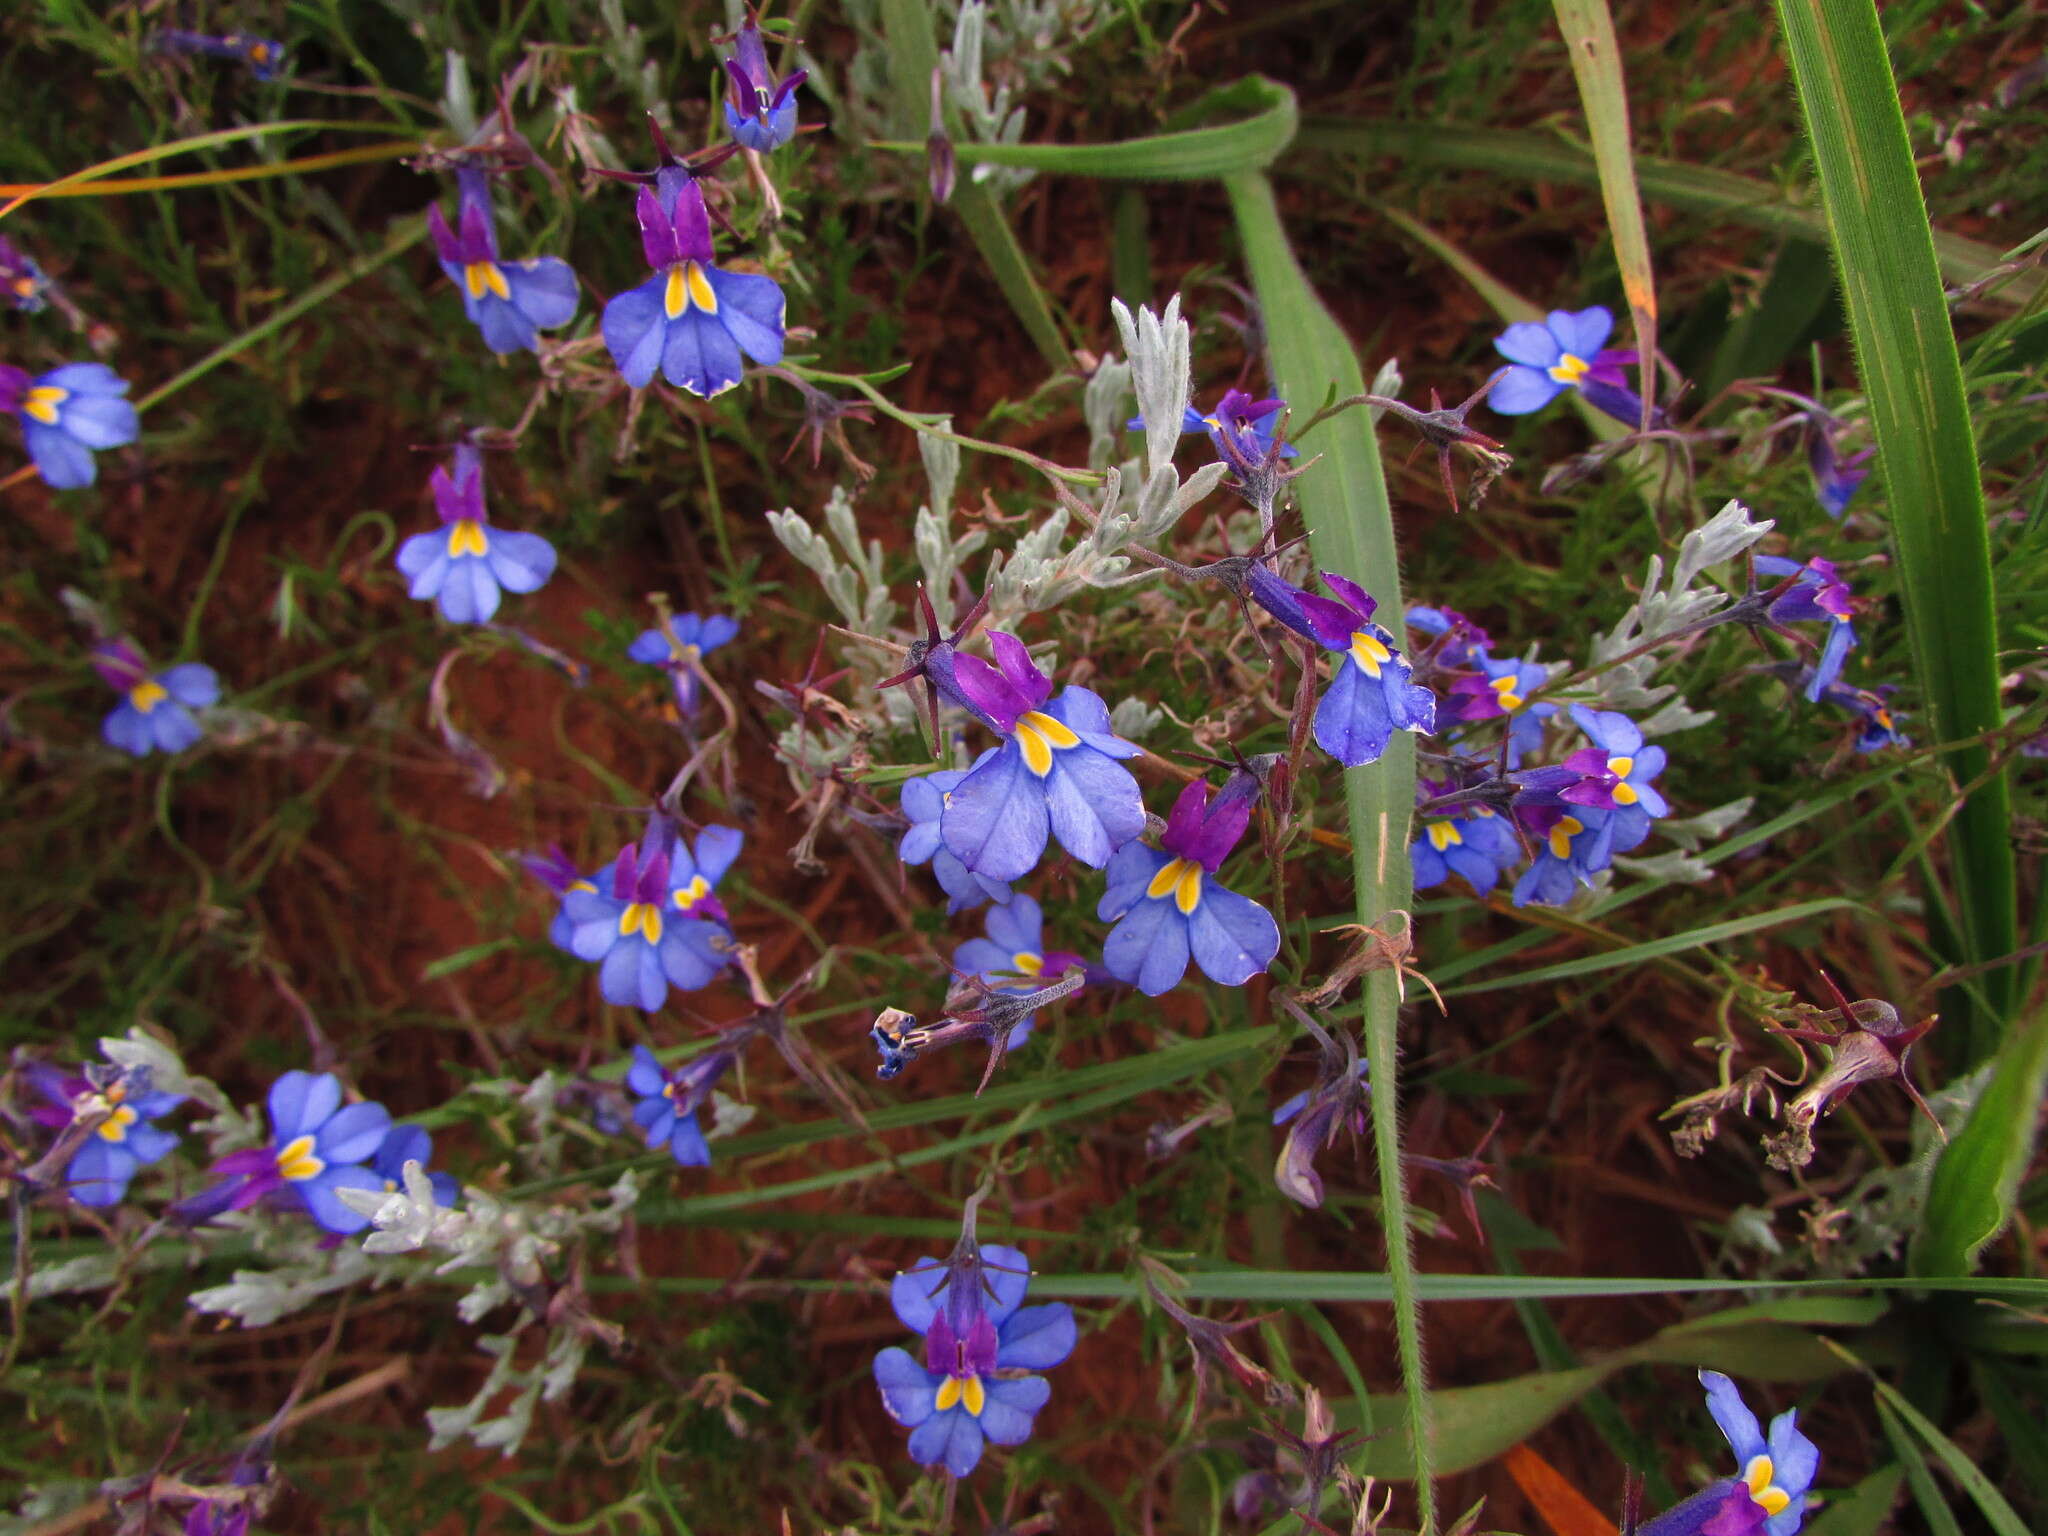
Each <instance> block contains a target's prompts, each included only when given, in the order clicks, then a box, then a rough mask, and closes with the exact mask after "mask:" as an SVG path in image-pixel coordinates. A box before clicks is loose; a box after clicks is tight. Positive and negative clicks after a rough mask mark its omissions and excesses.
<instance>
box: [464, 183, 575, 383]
mask: <svg viewBox="0 0 2048 1536" xmlns="http://www.w3.org/2000/svg"><path fill="white" fill-rule="evenodd" d="M455 181H456V188H457V213H456V220H457V227H456V228H454V229H450V228H449V227H448V220H447V219H446V218H445V217H443V216H442V213H441V205H440V204H439V203H436V204H434V206H433V207H431V208H429V209H428V210H427V228H428V230H429V231H430V232H431V233H432V234H433V237H434V249H435V252H436V253H437V254H438V255H439V257H440V259H441V270H442V271H443V272H445V273H447V274H448V281H449V282H451V283H453V284H455V286H456V287H457V288H458V289H460V290H461V292H462V312H463V313H464V314H465V315H467V316H468V317H469V320H470V323H471V324H472V325H474V326H475V327H476V328H477V329H478V330H479V331H481V332H483V338H484V345H485V346H487V347H489V348H490V349H491V350H492V351H493V352H496V353H498V354H499V355H500V356H503V355H505V354H507V353H511V352H522V351H524V352H533V351H537V350H539V347H540V336H539V332H541V331H550V330H553V329H554V328H555V327H556V326H558V325H566V324H568V322H569V319H570V317H571V316H573V315H574V314H575V313H576V305H577V302H578V300H579V297H580V295H579V294H578V292H577V288H576V274H575V273H574V272H573V271H571V270H570V269H569V263H567V262H566V261H564V260H562V258H561V257H559V256H530V257H528V258H527V259H526V260H524V261H505V260H503V259H501V258H500V257H499V255H498V231H497V222H496V220H495V218H494V217H493V215H492V213H491V186H490V181H489V179H488V178H487V177H486V176H485V174H484V172H483V170H482V169H481V168H480V167H478V166H474V165H465V166H463V167H462V168H461V169H460V170H459V171H457V172H456V174H455Z"/></svg>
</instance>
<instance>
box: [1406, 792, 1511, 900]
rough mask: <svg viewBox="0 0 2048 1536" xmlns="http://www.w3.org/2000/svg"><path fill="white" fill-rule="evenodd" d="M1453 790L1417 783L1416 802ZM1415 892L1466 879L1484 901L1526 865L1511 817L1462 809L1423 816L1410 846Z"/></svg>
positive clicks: (1477, 807) (1479, 809) (1473, 808)
mask: <svg viewBox="0 0 2048 1536" xmlns="http://www.w3.org/2000/svg"><path fill="white" fill-rule="evenodd" d="M1448 788H1449V786H1447V785H1444V784H1440V783H1437V782H1436V781H1434V780H1431V779H1418V780H1416V783H1415V793H1416V797H1417V799H1418V801H1424V802H1426V801H1428V800H1430V799H1432V798H1434V797H1436V796H1439V795H1442V794H1445V793H1446V792H1447V791H1448ZM1408 862H1409V864H1410V865H1412V866H1413V868H1414V871H1415V888H1416V889H1417V890H1418V891H1426V890H1428V889H1430V888H1431V887H1432V886H1438V885H1442V884H1443V883H1444V882H1445V881H1447V880H1449V879H1450V878H1451V876H1452V875H1462V876H1463V877H1464V879H1465V883H1466V884H1467V885H1469V886H1471V887H1472V891H1473V894H1474V895H1478V896H1484V895H1486V894H1487V892H1489V891H1491V890H1492V889H1493V888H1494V885H1495V884H1496V883H1497V882H1498V881H1499V880H1500V878H1501V876H1502V875H1503V874H1505V873H1506V872H1507V871H1508V869H1509V868H1510V867H1511V866H1513V865H1516V864H1519V863H1521V862H1522V844H1521V842H1520V840H1519V839H1517V838H1516V836H1515V829H1514V828H1513V826H1511V825H1510V824H1509V821H1508V818H1507V817H1505V816H1503V815H1501V814H1500V813H1499V812H1498V811H1495V810H1494V809H1492V808H1491V807H1489V806H1485V805H1463V806H1459V807H1456V808H1455V809H1453V810H1451V811H1449V812H1447V813H1445V814H1440V815H1428V814H1425V815H1424V816H1423V818H1422V835H1421V836H1420V837H1418V838H1416V839H1415V841H1414V842H1413V843H1411V844H1409V845H1408Z"/></svg>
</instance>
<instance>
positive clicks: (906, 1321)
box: [874, 1202, 1076, 1477]
mask: <svg viewBox="0 0 2048 1536" xmlns="http://www.w3.org/2000/svg"><path fill="white" fill-rule="evenodd" d="M976 1203H977V1202H970V1203H969V1205H968V1208H967V1215H966V1220H965V1222H964V1223H963V1228H962V1231H961V1234H960V1241H959V1243H958V1245H957V1246H955V1248H954V1250H953V1252H952V1254H951V1255H950V1256H949V1257H948V1258H947V1259H946V1260H944V1261H943V1262H941V1261H940V1260H937V1259H929V1258H928V1259H921V1260H919V1261H918V1263H917V1264H916V1265H915V1266H914V1267H913V1268H911V1269H910V1270H908V1271H906V1272H905V1273H902V1274H899V1275H898V1276H897V1277H896V1281H895V1284H894V1285H892V1286H891V1287H890V1291H889V1300H890V1302H891V1304H892V1305H893V1306H894V1307H895V1309H896V1316H897V1319H898V1320H899V1321H900V1322H901V1323H902V1324H903V1326H904V1327H906V1328H908V1329H909V1330H910V1331H911V1332H912V1333H916V1334H921V1335H922V1336H923V1338H924V1362H923V1364H919V1363H918V1360H917V1358H916V1357H915V1356H913V1355H912V1354H911V1353H910V1351H908V1350H906V1349H900V1348H896V1347H894V1346H892V1347H890V1348H888V1349H885V1350H883V1351H882V1352H881V1353H880V1354H878V1355H876V1356H875V1365H874V1371H875V1384H876V1385H877V1386H878V1387H880V1388H881V1392H882V1406H883V1407H884V1408H885V1409H887V1410H888V1413H889V1416H890V1417H891V1418H892V1419H894V1420H895V1421H896V1422H897V1423H898V1424H901V1425H903V1426H904V1427H905V1428H907V1429H908V1430H910V1432H911V1434H910V1457H911V1460H913V1461H915V1462H917V1463H919V1464H920V1465H922V1466H943V1467H944V1468H945V1469H946V1470H947V1471H948V1472H950V1473H951V1474H952V1475H953V1476H955V1477H965V1476H967V1474H968V1473H970V1472H972V1471H973V1470H974V1469H975V1467H976V1466H978V1465H979V1464H980V1462H981V1455H982V1450H983V1447H984V1445H985V1444H986V1443H987V1442H989V1441H993V1442H994V1443H995V1444H997V1445H1021V1444H1022V1443H1023V1442H1024V1441H1026V1440H1028V1439H1030V1438H1031V1430H1032V1425H1033V1421H1034V1420H1035V1419H1036V1417H1037V1415H1038V1412H1039V1410H1040V1409H1042V1408H1043V1407H1044V1406H1045V1405H1046V1403H1047V1401H1048V1400H1049V1399H1050V1398H1051V1396H1052V1387H1051V1385H1050V1384H1049V1383H1048V1382H1047V1381H1046V1379H1045V1378H1044V1377H1043V1376H1038V1375H1034V1374H1030V1373H1032V1372H1037V1371H1043V1370H1049V1369H1051V1368H1052V1367H1053V1366H1055V1365H1058V1364H1059V1363H1060V1362H1061V1361H1063V1360H1065V1359H1066V1358H1067V1356H1069V1355H1070V1354H1072V1353H1073V1352H1074V1344H1075V1339H1076V1332H1075V1328H1074V1313H1073V1309H1072V1308H1070V1307H1068V1306H1067V1305H1066V1304H1065V1303H1064V1302H1057V1301H1056V1302H1050V1303H1047V1304H1044V1305H1041V1306H1035V1307H1027V1306H1024V1305H1023V1301H1024V1293H1025V1290H1026V1288H1027V1287H1028V1286H1029V1285H1030V1283H1031V1266H1030V1263H1029V1261H1028V1260H1027V1259H1026V1258H1025V1257H1024V1255H1023V1254H1022V1253H1020V1252H1018V1251H1017V1250H1016V1249H1015V1248H1009V1247H1004V1246H1001V1245H999V1244H995V1243H991V1244H989V1246H988V1247H986V1248H983V1247H982V1246H980V1244H979V1243H978V1242H977V1241H976V1240H975V1235H974V1223H975V1207H976Z"/></svg>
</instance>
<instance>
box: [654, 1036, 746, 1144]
mask: <svg viewBox="0 0 2048 1536" xmlns="http://www.w3.org/2000/svg"><path fill="white" fill-rule="evenodd" d="M737 1059H738V1057H737V1056H736V1054H735V1053H734V1052H733V1051H731V1050H729V1049H726V1048H724V1047H719V1046H714V1047H712V1048H711V1049H710V1050H708V1051H705V1052H704V1053H703V1054H702V1055H699V1056H694V1057H692V1058H691V1059H690V1060H689V1061H686V1062H684V1063H683V1064H682V1065H681V1066H679V1067H677V1068H676V1069H675V1070H674V1071H673V1072H671V1071H668V1070H667V1069H665V1068H664V1067H663V1066H662V1064H661V1063H660V1062H659V1061H657V1060H656V1059H655V1056H654V1052H652V1051H650V1050H648V1049H647V1047H646V1046H644V1045H636V1046H634V1047H633V1064H632V1065H631V1066H630V1067H628V1068H627V1069H626V1086H627V1088H629V1089H631V1090H632V1092H633V1094H634V1096H635V1097H636V1098H637V1099H638V1100H639V1102H638V1103H636V1104H635V1105H634V1106H633V1123H634V1124H635V1125H637V1126H639V1127H640V1130H641V1132H642V1133H643V1134H644V1135H645V1136H646V1137H647V1145H648V1146H650V1147H666V1148H668V1152H669V1156H671V1157H673V1158H674V1159H675V1160H676V1162H677V1164H678V1165H680V1166H681V1167H684V1168H708V1167H710V1166H711V1146H710V1143H708V1142H707V1141H705V1139H704V1132H703V1130H702V1129H701V1128H700V1127H699V1126H698V1124H697V1111H698V1110H699V1109H701V1108H703V1107H704V1105H705V1104H706V1103H707V1102H708V1101H709V1100H710V1098H711V1090H712V1088H713V1086H714V1085H716V1083H717V1082H718V1080H719V1079H720V1078H722V1077H723V1076H725V1074H726V1071H727V1069H728V1068H730V1067H731V1066H732V1064H733V1062H734V1061H736V1060H737Z"/></svg>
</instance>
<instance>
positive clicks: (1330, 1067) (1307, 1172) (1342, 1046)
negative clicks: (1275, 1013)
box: [1273, 998, 1372, 1210]
mask: <svg viewBox="0 0 2048 1536" xmlns="http://www.w3.org/2000/svg"><path fill="white" fill-rule="evenodd" d="M1282 1006H1283V1007H1285V1008H1286V1009H1287V1011H1288V1012H1289V1013H1291V1014H1293V1015H1294V1017H1295V1018H1296V1019H1297V1020H1298V1021H1299V1022H1300V1023H1301V1024H1302V1025H1303V1026H1304V1027H1305V1028H1306V1029H1307V1030H1308V1032H1309V1033H1310V1034H1311V1035H1312V1036H1314V1038H1315V1041H1316V1046H1317V1052H1318V1058H1319V1059H1318V1062H1317V1068H1316V1081H1315V1085H1314V1086H1313V1087H1311V1088H1306V1089H1304V1090H1302V1091H1301V1092H1300V1093H1297V1094H1295V1095H1294V1096H1293V1097H1292V1098H1290V1099H1287V1100H1286V1101H1284V1102H1283V1103H1282V1104H1280V1105H1279V1107H1278V1108H1276V1109H1275V1110H1274V1111H1273V1123H1274V1124H1275V1125H1284V1126H1286V1127H1288V1130H1287V1135H1286V1137H1285V1138H1284V1139H1283V1140H1282V1141H1281V1144H1280V1156H1279V1159H1278V1160H1277V1161H1276V1162H1275V1163H1274V1165H1273V1183H1274V1185H1275V1186H1276V1187H1277V1188H1278V1189H1279V1191H1280V1193H1281V1194H1283V1195H1285V1196H1287V1198H1288V1199H1290V1200H1293V1201H1295V1202H1296V1203H1297V1204H1300V1205H1305V1206H1307V1207H1309V1209H1311V1210H1314V1209H1315V1208H1316V1207H1318V1206H1320V1205H1321V1204H1322V1203H1323V1176H1322V1175H1321V1174H1320V1173H1318V1172H1317V1171H1316V1158H1317V1157H1318V1156H1320V1155H1321V1153H1322V1152H1323V1151H1324V1150H1325V1149H1326V1148H1328V1147H1330V1146H1331V1145H1333V1144H1334V1143H1335V1142H1336V1140H1337V1134H1338V1132H1340V1131H1346V1130H1348V1131H1350V1132H1351V1134H1352V1135H1353V1136H1362V1135H1364V1134H1365V1123H1366V1113H1365V1112H1366V1106H1367V1105H1368V1104H1370V1103H1371V1102H1372V1083H1371V1080H1370V1078H1369V1076H1368V1074H1367V1071H1366V1063H1365V1058H1363V1057H1362V1056H1360V1055H1359V1054H1358V1042H1357V1041H1356V1040H1355V1039H1353V1038H1352V1036H1351V1035H1350V1034H1348V1033H1346V1032H1345V1031H1342V1030H1339V1031H1338V1032H1337V1033H1336V1034H1334V1035H1333V1034H1331V1033H1330V1031H1328V1030H1326V1029H1324V1028H1323V1026H1322V1025H1321V1024H1319V1023H1317V1022H1316V1020H1315V1017H1314V1016H1313V1015H1312V1014H1310V1013H1309V1012H1308V1011H1307V1010H1306V1009H1304V1008H1302V1007H1301V1006H1300V1005H1299V1004H1297V1003H1295V1002H1294V1001H1293V999H1291V998H1283V1000H1282Z"/></svg>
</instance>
